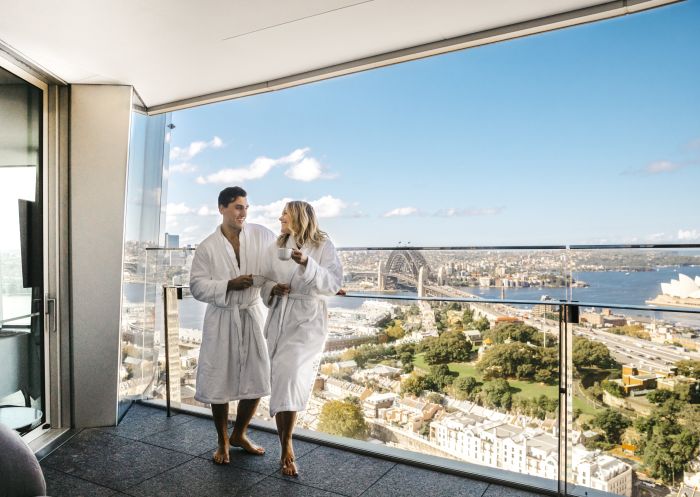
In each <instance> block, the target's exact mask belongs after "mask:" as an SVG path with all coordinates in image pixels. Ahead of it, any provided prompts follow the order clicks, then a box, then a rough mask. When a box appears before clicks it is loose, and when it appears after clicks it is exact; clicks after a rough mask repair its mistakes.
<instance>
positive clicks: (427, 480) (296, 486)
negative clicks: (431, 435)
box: [41, 404, 539, 497]
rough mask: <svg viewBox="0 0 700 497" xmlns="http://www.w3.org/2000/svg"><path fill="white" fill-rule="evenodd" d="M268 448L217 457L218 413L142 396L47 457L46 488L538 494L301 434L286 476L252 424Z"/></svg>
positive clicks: (329, 496) (316, 496) (326, 496)
mask: <svg viewBox="0 0 700 497" xmlns="http://www.w3.org/2000/svg"><path fill="white" fill-rule="evenodd" d="M250 436H251V438H252V439H254V440H255V441H256V442H258V443H260V444H262V445H264V446H265V447H266V448H267V454H266V455H265V456H262V457H257V456H250V455H245V454H243V453H241V452H240V451H237V450H234V451H232V452H231V464H230V465H228V466H216V465H214V464H213V463H212V462H211V460H210V457H211V453H212V452H213V450H214V448H215V445H216V440H215V435H214V427H213V425H212V421H211V420H210V419H204V418H200V417H196V416H192V415H189V414H182V413H180V414H176V415H174V416H173V417H171V418H168V417H166V415H165V412H164V411H163V410H160V409H157V408H153V407H149V406H145V405H142V404H134V405H133V406H132V407H131V409H130V410H129V411H128V412H127V414H126V415H125V416H124V418H123V419H122V422H121V423H120V424H119V426H117V427H110V428H95V429H85V430H81V431H78V432H76V433H75V434H74V436H73V437H72V438H70V439H69V440H68V441H67V442H65V443H64V444H63V445H62V446H60V447H59V448H58V449H56V450H54V451H53V452H52V453H50V454H49V455H48V456H46V457H44V458H43V459H42V460H41V466H42V469H43V470H44V475H45V477H46V483H47V493H48V495H52V496H53V497H60V496H63V495H70V496H73V495H85V496H88V495H95V496H107V495H131V496H147V495H148V496H155V495H188V496H196V495H217V496H222V495H236V496H266V497H273V496H276V495H280V496H281V495H284V496H302V495H303V496H309V497H333V496H353V497H354V496H363V497H369V496H406V495H432V496H435V497H439V496H445V497H448V496H449V497H452V496H455V495H460V496H468V497H508V496H513V497H515V496H522V497H537V495H539V494H534V493H530V492H526V491H524V490H520V489H514V488H509V487H506V486H502V485H496V484H493V483H487V482H483V481H478V480H473V479H469V478H465V477H460V476H456V475H451V474H445V473H440V472H436V471H430V470H427V469H423V468H418V467H414V466H409V465H405V464H400V463H396V462H393V461H389V460H385V459H380V458H376V457H369V456H366V455H361V454H356V453H353V452H349V451H345V450H341V449H338V448H333V447H328V446H324V445H320V444H317V443H311V442H308V441H301V440H295V449H296V455H297V460H298V462H299V468H300V476H299V478H296V479H295V478H289V477H283V476H281V474H280V471H279V467H278V460H279V455H280V454H279V447H278V446H279V443H278V439H277V435H276V434H275V433H270V432H267V431H262V430H256V429H251V430H250Z"/></svg>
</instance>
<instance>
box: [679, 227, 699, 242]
mask: <svg viewBox="0 0 700 497" xmlns="http://www.w3.org/2000/svg"><path fill="white" fill-rule="evenodd" d="M678 239H679V240H684V241H692V240H700V231H698V230H694V229H693V230H678Z"/></svg>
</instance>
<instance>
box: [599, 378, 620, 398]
mask: <svg viewBox="0 0 700 497" xmlns="http://www.w3.org/2000/svg"><path fill="white" fill-rule="evenodd" d="M600 386H601V388H602V389H603V390H605V391H606V392H608V393H609V394H610V395H612V396H613V397H618V398H622V397H624V396H625V389H624V388H622V386H621V385H620V384H618V383H616V382H614V381H608V380H603V381H602V382H601V383H600Z"/></svg>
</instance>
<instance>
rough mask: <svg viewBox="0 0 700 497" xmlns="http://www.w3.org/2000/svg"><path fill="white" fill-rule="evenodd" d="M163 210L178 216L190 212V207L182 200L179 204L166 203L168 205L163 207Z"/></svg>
mask: <svg viewBox="0 0 700 497" xmlns="http://www.w3.org/2000/svg"><path fill="white" fill-rule="evenodd" d="M165 212H166V213H167V214H168V215H172V216H180V215H182V214H189V213H191V212H192V209H190V208H189V207H187V205H185V203H184V202H180V203H179V204H173V203H168V205H167V206H166V207H165Z"/></svg>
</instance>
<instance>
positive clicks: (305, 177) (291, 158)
mask: <svg viewBox="0 0 700 497" xmlns="http://www.w3.org/2000/svg"><path fill="white" fill-rule="evenodd" d="M309 151H310V149H309V148H298V149H296V150H294V151H293V152H292V153H290V154H289V155H285V156H284V157H280V158H278V159H271V158H270V157H264V156H263V157H257V158H256V159H255V160H254V161H253V162H252V163H250V164H249V165H248V166H245V167H239V168H228V169H221V170H220V171H217V172H215V173H213V174H209V175H207V176H199V177H198V178H197V180H196V181H197V183H198V184H200V185H204V184H207V183H221V184H223V183H228V184H232V183H243V182H245V181H251V180H256V179H260V178H262V177H264V176H265V175H267V174H268V173H269V172H270V171H272V169H273V168H275V167H278V166H289V168H288V169H287V171H285V175H286V176H287V177H288V178H290V179H293V180H296V181H314V180H317V179H320V178H332V177H333V176H332V175H329V174H327V173H325V168H324V166H323V165H322V164H321V163H320V162H319V161H318V159H316V158H314V157H311V156H309V155H308V154H309Z"/></svg>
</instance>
